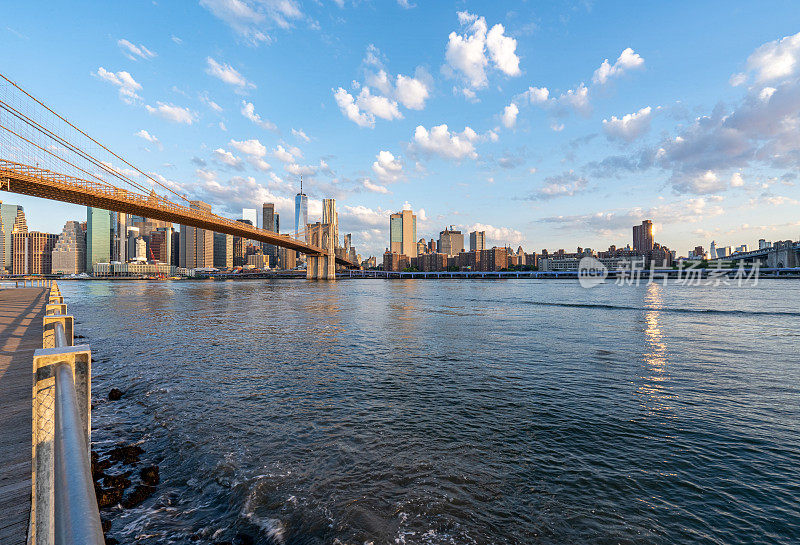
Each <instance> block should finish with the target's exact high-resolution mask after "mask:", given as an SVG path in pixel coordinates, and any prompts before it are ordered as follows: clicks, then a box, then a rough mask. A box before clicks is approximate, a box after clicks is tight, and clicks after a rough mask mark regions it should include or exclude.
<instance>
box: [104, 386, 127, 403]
mask: <svg viewBox="0 0 800 545" xmlns="http://www.w3.org/2000/svg"><path fill="white" fill-rule="evenodd" d="M123 395H124V393H123V392H122V390H120V389H118V388H111V391H110V392H108V399H109V400H110V401H119V399H120V398H121V397H122V396H123Z"/></svg>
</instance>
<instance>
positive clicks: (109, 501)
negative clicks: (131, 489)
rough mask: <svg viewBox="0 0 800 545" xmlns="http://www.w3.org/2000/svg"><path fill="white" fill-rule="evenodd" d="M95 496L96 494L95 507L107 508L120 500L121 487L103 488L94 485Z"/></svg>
mask: <svg viewBox="0 0 800 545" xmlns="http://www.w3.org/2000/svg"><path fill="white" fill-rule="evenodd" d="M94 493H95V496H97V507H99V508H100V509H107V508H108V507H113V506H115V505H117V504H118V503H119V502H121V501H122V494H123V490H122V489H121V488H103V487H102V486H98V485H95V487H94Z"/></svg>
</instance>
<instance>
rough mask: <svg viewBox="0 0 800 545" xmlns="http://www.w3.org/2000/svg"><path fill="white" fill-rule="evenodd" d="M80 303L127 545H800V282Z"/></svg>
mask: <svg viewBox="0 0 800 545" xmlns="http://www.w3.org/2000/svg"><path fill="white" fill-rule="evenodd" d="M61 287H62V291H63V292H64V295H65V298H66V300H67V302H68V304H69V309H70V312H71V313H72V314H74V315H75V316H76V320H77V325H76V333H78V334H80V335H83V336H85V337H87V341H88V342H89V343H90V344H91V348H92V351H93V357H94V369H93V372H94V382H93V388H94V397H95V409H94V413H93V426H94V431H93V440H94V442H95V448H97V449H99V450H101V451H102V450H103V449H108V448H110V447H111V446H113V445H115V444H116V443H118V442H138V443H139V444H140V445H141V446H142V448H144V449H145V454H144V455H143V460H144V462H146V463H156V464H158V465H159V466H160V468H161V484H160V485H159V486H158V488H157V491H156V494H155V495H154V496H153V497H152V498H150V499H149V500H148V501H146V502H145V503H143V504H142V505H140V506H139V507H136V508H134V509H129V510H123V509H121V508H117V509H113V510H112V511H111V512H110V513H109V516H110V518H111V519H112V528H111V531H110V532H109V535H110V536H112V537H114V538H116V539H118V540H119V541H120V542H121V543H144V544H156V543H158V544H162V543H187V544H188V543H220V542H226V541H235V540H239V541H240V542H242V543H245V542H247V538H246V537H244V536H250V537H252V538H253V540H254V541H255V543H264V544H267V543H285V544H323V543H324V544H342V545H344V544H348V545H351V544H352V545H356V544H357V545H362V544H374V545H378V544H440V543H441V544H451V543H452V544H462V543H465V544H469V543H478V544H490V543H491V544H494V543H509V544H511V543H514V544H516V543H609V544H610V543H637V544H638V543H642V544H650V543H653V544H674V543H719V544H727V543H739V542H748V543H781V544H795V543H798V542H800V503H799V502H800V309H799V308H798V301H800V282H797V281H793V280H762V281H761V282H760V283H759V284H758V285H757V286H750V287H735V286H727V287H726V286H717V287H714V286H679V285H675V284H668V285H666V286H664V285H658V284H651V285H648V286H616V285H614V284H605V285H601V286H598V287H595V288H593V289H583V288H581V287H580V286H579V285H578V284H577V283H576V282H575V281H561V280H541V281H537V280H527V279H526V280H503V281H498V280H487V281H480V280H441V281H435V280H427V281H426V280H343V281H339V282H335V283H324V282H317V283H313V282H306V281H303V280H279V281H238V282H234V281H228V282H212V281H197V282H191V281H185V282H171V283H169V282H167V283H144V282H62V283H61ZM112 387H117V388H120V389H122V390H124V391H125V396H124V397H123V398H122V399H121V400H120V401H116V402H112V401H107V400H106V396H107V393H108V391H109V389H110V388H112Z"/></svg>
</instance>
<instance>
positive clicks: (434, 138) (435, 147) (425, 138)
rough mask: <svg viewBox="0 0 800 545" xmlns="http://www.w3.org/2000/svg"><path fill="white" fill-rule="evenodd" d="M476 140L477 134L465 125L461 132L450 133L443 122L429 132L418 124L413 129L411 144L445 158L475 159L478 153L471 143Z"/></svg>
mask: <svg viewBox="0 0 800 545" xmlns="http://www.w3.org/2000/svg"><path fill="white" fill-rule="evenodd" d="M477 140H478V134H477V133H476V132H475V131H474V130H472V129H471V128H469V127H465V128H464V131H463V132H461V133H456V132H452V133H451V132H450V131H449V130H448V128H447V125H444V124H443V125H437V126H435V127H433V128H431V130H430V132H429V131H428V130H427V129H426V128H425V127H423V126H422V125H419V126H417V128H416V130H415V131H414V141H413V144H412V145H413V147H414V148H415V149H418V150H420V151H423V152H426V153H432V154H436V155H439V156H440V157H444V158H446V159H456V160H460V159H463V158H465V157H469V158H471V159H476V158H477V157H478V154H477V153H476V152H475V146H474V145H473V143H474V142H475V141H477Z"/></svg>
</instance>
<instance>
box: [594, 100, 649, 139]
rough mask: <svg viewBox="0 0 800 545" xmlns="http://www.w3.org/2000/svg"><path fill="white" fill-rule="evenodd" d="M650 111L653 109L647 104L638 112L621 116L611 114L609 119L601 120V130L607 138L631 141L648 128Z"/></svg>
mask: <svg viewBox="0 0 800 545" xmlns="http://www.w3.org/2000/svg"><path fill="white" fill-rule="evenodd" d="M652 111H653V109H652V108H651V107H650V106H647V107H645V108H642V109H640V110H639V111H638V112H634V113H632V114H625V115H623V116H622V117H621V118H618V117H616V116H611V119H604V120H603V131H605V133H606V136H607V137H608V138H609V140H624V141H625V142H633V141H634V140H636V139H637V138H639V137H640V136H642V135H643V134H645V133H646V132H647V131H649V130H650V119H651V117H652V116H651V113H652Z"/></svg>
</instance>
